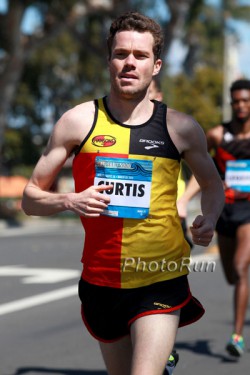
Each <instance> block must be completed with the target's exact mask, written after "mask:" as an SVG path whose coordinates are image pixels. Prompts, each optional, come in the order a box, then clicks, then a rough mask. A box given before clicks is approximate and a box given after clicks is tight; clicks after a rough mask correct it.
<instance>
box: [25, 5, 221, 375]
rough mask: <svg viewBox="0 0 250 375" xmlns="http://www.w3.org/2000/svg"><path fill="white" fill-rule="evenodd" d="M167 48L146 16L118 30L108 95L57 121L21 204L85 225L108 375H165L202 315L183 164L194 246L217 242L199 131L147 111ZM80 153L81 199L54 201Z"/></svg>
mask: <svg viewBox="0 0 250 375" xmlns="http://www.w3.org/2000/svg"><path fill="white" fill-rule="evenodd" d="M162 45H163V36H162V31H161V29H160V26H159V25H158V24H157V23H156V22H155V21H154V20H152V19H150V18H148V17H145V16H143V15H142V14H140V13H136V12H129V13H126V14H123V15H121V16H120V17H118V18H117V19H116V20H114V21H113V23H112V24H111V27H110V34H109V37H108V52H109V56H108V58H109V62H108V65H109V73H110V91H109V93H108V95H107V96H105V97H104V98H100V99H98V100H94V101H89V102H86V103H82V104H80V105H78V106H76V107H75V108H73V109H71V110H69V111H68V112H66V113H65V114H64V115H63V116H62V117H61V119H59V121H58V122H57V124H56V125H55V127H54V129H53V132H52V135H51V137H50V140H49V143H48V147H47V149H46V150H45V152H44V154H43V155H42V156H41V158H40V160H39V161H38V164H37V165H36V167H35V169H34V172H33V174H32V176H31V179H30V181H29V182H28V184H27V187H26V189H25V192H24V197H23V203H22V204H23V209H24V211H25V212H26V213H27V214H29V215H39V216H43V215H53V214H56V213H58V212H62V211H65V210H71V211H73V212H74V213H76V214H77V215H79V216H80V218H81V221H82V223H83V226H84V229H85V244H84V251H83V258H82V262H83V271H82V277H81V280H80V282H79V296H80V299H81V302H82V318H83V320H84V322H85V324H86V326H87V328H88V330H89V332H90V333H91V334H92V335H93V336H94V337H95V338H96V339H97V340H98V341H99V343H100V348H101V352H102V355H103V358H104V361H105V364H106V367H107V371H108V373H109V374H110V375H128V374H130V375H141V374H143V375H162V373H163V371H164V368H165V363H166V358H168V357H169V355H170V353H171V350H172V348H173V345H174V341H175V337H176V332H177V329H178V326H183V325H185V324H190V323H193V322H194V321H196V320H197V319H199V318H200V317H201V316H202V315H203V313H204V309H203V307H202V305H201V304H200V303H199V301H197V300H196V299H195V298H194V297H193V296H192V294H191V291H190V289H189V285H188V280H187V273H188V269H187V267H185V266H183V260H185V264H186V259H187V258H188V257H189V253H190V248H189V245H188V243H187V242H186V241H185V239H184V236H183V232H182V228H181V223H180V219H179V216H178V213H177V209H176V197H177V178H178V174H179V168H180V159H181V158H182V157H183V158H184V159H185V160H186V161H187V163H188V165H189V166H190V168H191V169H192V171H193V173H194V175H195V176H196V178H197V180H198V181H199V183H200V185H201V189H202V198H201V205H202V215H199V216H198V217H196V218H195V220H194V222H193V226H192V229H191V230H192V239H193V242H194V243H199V244H200V245H202V246H207V245H208V244H209V243H210V241H211V239H212V237H213V233H214V228H215V225H216V221H217V218H218V216H219V214H220V212H221V208H222V206H223V203H224V195H223V189H222V184H221V181H220V178H219V175H218V173H217V171H216V168H215V167H214V164H213V162H212V160H211V158H210V156H209V155H208V153H207V149H206V140H205V136H204V133H203V130H202V129H201V127H200V126H199V125H198V124H197V122H196V121H195V120H194V119H193V118H192V117H190V116H188V115H185V114H183V113H179V112H177V111H175V110H173V109H170V108H167V107H166V105H164V104H163V103H159V102H154V101H150V100H149V95H148V88H149V85H150V82H151V80H152V77H153V76H156V75H157V74H158V73H159V71H160V69H161V66H162V60H161V59H160V53H161V49H162ZM72 152H74V153H75V158H74V161H73V175H74V179H75V189H76V192H75V193H68V194H58V193H51V192H50V191H49V189H50V186H51V184H52V183H53V181H54V179H55V178H56V176H57V174H58V172H59V171H60V169H61V168H62V166H63V164H64V163H65V161H66V159H67V158H68V157H69V156H70V155H71V154H72ZM166 338H167V340H166Z"/></svg>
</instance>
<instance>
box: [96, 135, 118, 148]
mask: <svg viewBox="0 0 250 375" xmlns="http://www.w3.org/2000/svg"><path fill="white" fill-rule="evenodd" d="M92 144H93V145H94V146H96V147H111V146H114V145H115V144H116V139H115V137H112V135H96V136H95V137H94V138H92Z"/></svg>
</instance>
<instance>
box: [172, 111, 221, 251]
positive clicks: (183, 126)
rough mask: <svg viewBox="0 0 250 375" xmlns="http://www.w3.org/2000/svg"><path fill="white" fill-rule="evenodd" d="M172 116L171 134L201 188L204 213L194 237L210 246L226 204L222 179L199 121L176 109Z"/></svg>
mask: <svg viewBox="0 0 250 375" xmlns="http://www.w3.org/2000/svg"><path fill="white" fill-rule="evenodd" d="M168 116H169V117H168V124H170V126H169V131H170V136H171V138H172V140H173V141H174V143H175V145H176V147H177V148H178V150H179V152H180V153H181V154H182V155H183V158H184V160H185V161H186V162H187V164H188V165H189V167H190V169H191V170H192V172H193V175H194V176H195V178H196V180H197V182H198V184H199V186H200V189H201V210H202V215H199V216H198V217H196V218H195V220H194V222H193V226H192V228H191V232H192V235H193V241H194V242H195V243H197V244H199V245H203V246H207V245H208V244H209V242H210V241H211V239H212V236H213V232H214V229H215V225H216V222H217V220H218V217H219V215H220V213H221V211H222V208H223V205H224V192H223V186H222V182H221V179H220V176H219V174H218V172H217V170H216V168H215V166H214V163H213V161H212V159H211V157H210V155H209V154H208V152H207V141H206V137H205V134H204V132H203V130H202V129H201V127H200V126H199V124H198V123H197V122H196V121H195V120H194V119H193V118H192V117H189V116H186V115H184V114H180V113H178V112H175V111H173V112H172V111H171V112H170V114H169V115H168ZM199 239H200V240H199Z"/></svg>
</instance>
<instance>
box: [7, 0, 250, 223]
mask: <svg viewBox="0 0 250 375" xmlns="http://www.w3.org/2000/svg"><path fill="white" fill-rule="evenodd" d="M128 10H138V11H140V12H142V13H144V14H146V15H148V16H150V17H152V18H154V19H155V20H156V21H158V22H159V23H160V24H161V25H162V28H163V30H164V34H165V48H164V51H163V56H162V58H163V61H164V66H163V69H162V71H161V76H160V81H161V86H162V91H163V93H164V101H165V102H166V103H167V104H168V106H170V107H174V108H175V109H177V110H179V111H184V112H186V113H189V114H190V115H192V116H194V117H195V118H196V119H197V120H198V122H199V123H200V124H201V126H202V127H203V129H204V130H207V129H209V128H210V127H212V126H215V125H216V124H218V123H220V122H221V121H223V120H228V119H229V118H230V113H231V111H230V102H229V95H228V89H229V86H230V84H231V82H232V81H233V80H235V79H238V78H240V77H245V78H250V42H249V40H250V26H249V25H248V24H249V20H250V4H249V1H240V0H238V1H237V0H185V1H184V0H155V1H151V0H63V1H59V0H39V1H30V0H22V1H19V0H0V92H1V100H0V221H2V222H3V221H5V222H7V223H8V224H10V225H13V224H18V223H19V221H20V220H21V219H22V213H21V210H20V198H21V196H22V192H23V188H24V186H25V184H26V182H27V179H28V178H29V176H30V174H31V171H32V169H33V167H34V165H35V163H36V162H37V160H38V158H39V155H40V154H41V152H42V150H43V149H44V147H45V145H46V143H47V141H48V137H49V134H50V132H51V130H52V128H53V126H54V124H55V122H56V121H57V120H58V118H59V117H60V116H61V115H62V114H63V112H65V111H66V110H67V109H69V108H70V107H72V106H74V105H76V104H78V103H80V102H82V101H86V100H89V99H93V98H95V97H99V96H102V95H105V94H106V93H107V91H108V89H109V87H108V84H109V83H108V82H109V76H108V70H107V51H106V36H107V33H108V28H109V26H110V22H111V20H112V19H114V18H115V17H116V16H117V15H119V14H121V13H122V12H124V11H128ZM70 165H71V161H70V160H69V162H68V163H66V165H65V168H64V169H63V171H62V172H61V174H60V175H59V177H58V180H57V181H55V183H54V186H52V187H51V188H52V189H56V190H58V191H68V190H72V189H73V181H72V177H71V170H70Z"/></svg>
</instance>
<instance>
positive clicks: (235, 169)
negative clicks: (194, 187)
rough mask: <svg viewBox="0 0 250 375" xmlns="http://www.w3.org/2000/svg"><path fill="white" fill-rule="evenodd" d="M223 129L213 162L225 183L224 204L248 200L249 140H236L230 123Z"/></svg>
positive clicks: (249, 171) (249, 183) (249, 185)
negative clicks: (221, 138)
mask: <svg viewBox="0 0 250 375" xmlns="http://www.w3.org/2000/svg"><path fill="white" fill-rule="evenodd" d="M223 127H224V132H223V134H224V135H223V140H222V142H221V145H220V146H219V147H218V148H217V150H216V153H215V156H214V161H215V164H216V166H217V169H218V171H219V173H220V176H221V178H222V180H223V181H225V183H226V189H225V197H226V203H234V202H235V201H237V200H250V139H238V138H236V135H235V133H234V131H233V126H232V124H231V122H229V123H225V124H223Z"/></svg>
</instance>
